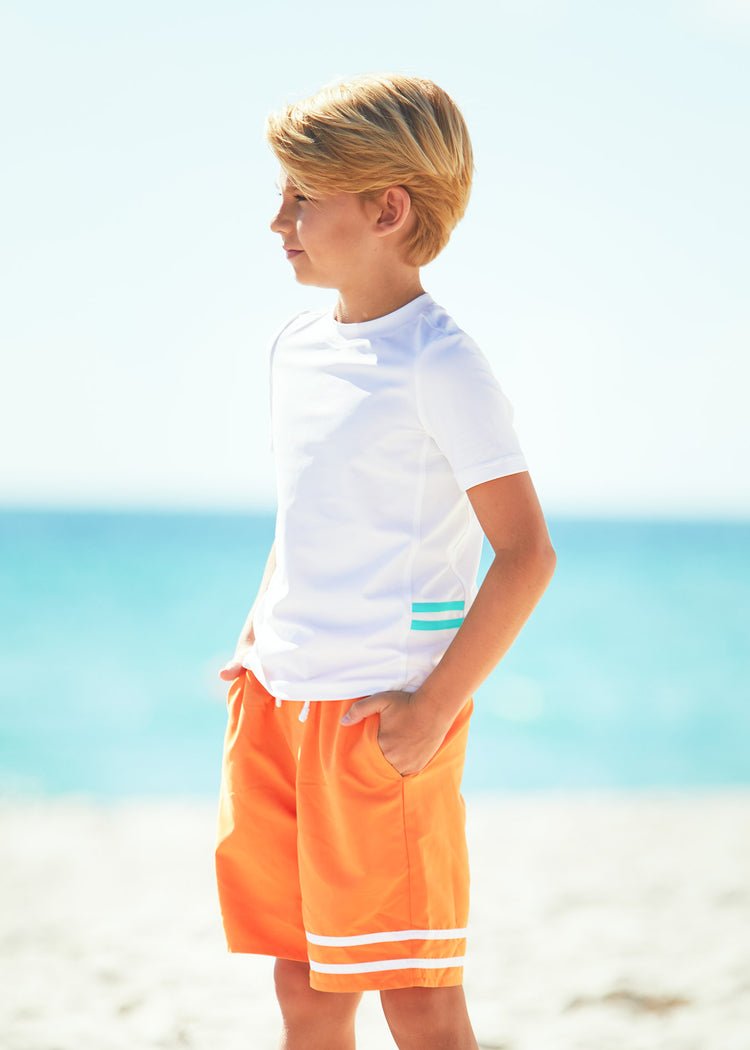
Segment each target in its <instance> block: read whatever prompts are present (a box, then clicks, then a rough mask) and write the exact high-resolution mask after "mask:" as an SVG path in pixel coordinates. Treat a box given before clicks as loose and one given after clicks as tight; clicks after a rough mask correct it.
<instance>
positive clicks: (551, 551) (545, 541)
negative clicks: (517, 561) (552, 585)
mask: <svg viewBox="0 0 750 1050" xmlns="http://www.w3.org/2000/svg"><path fill="white" fill-rule="evenodd" d="M529 560H530V563H531V565H532V566H533V570H534V574H535V575H536V576H537V577H538V578H539V580H540V582H542V583H543V585H544V586H545V587H546V586H547V584H548V583H549V582H550V580H551V579H552V577H553V576H554V574H555V569H556V567H557V554H556V553H555V548H554V547H553V546H552V543H551V541H550V538H549V536H544V537H540V539H539V540H538V541H537V542H536V543H535V544H534V545H533V547H532V549H531V551H530V552H529Z"/></svg>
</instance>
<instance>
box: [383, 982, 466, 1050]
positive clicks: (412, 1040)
mask: <svg viewBox="0 0 750 1050" xmlns="http://www.w3.org/2000/svg"><path fill="white" fill-rule="evenodd" d="M380 1001H381V1003H382V1004H383V1013H384V1014H385V1019H386V1021H387V1022H388V1027H389V1028H390V1030H391V1034H392V1035H393V1038H394V1039H395V1041H396V1045H397V1046H398V1048H399V1050H478V1047H477V1041H476V1038H475V1037H474V1032H473V1031H472V1027H471V1022H470V1021H469V1015H468V1013H467V1011H466V999H465V998H464V990H463V988H462V987H461V985H453V986H451V987H446V988H393V989H391V990H389V991H382V992H381V993H380Z"/></svg>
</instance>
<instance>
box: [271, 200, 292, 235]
mask: <svg viewBox="0 0 750 1050" xmlns="http://www.w3.org/2000/svg"><path fill="white" fill-rule="evenodd" d="M270 225H271V231H272V232H273V233H283V232H284V230H286V229H288V228H289V219H288V216H287V215H286V213H285V210H284V202H283V201H282V202H281V204H280V205H279V208H278V211H277V212H276V214H275V215H274V217H273V218H272V219H271V224H270Z"/></svg>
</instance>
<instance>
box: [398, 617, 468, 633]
mask: <svg viewBox="0 0 750 1050" xmlns="http://www.w3.org/2000/svg"><path fill="white" fill-rule="evenodd" d="M463 622H464V618H463V616H462V617H460V618H459V619H458V620H412V622H411V629H412V631H445V630H447V629H448V628H449V627H460V626H461V624H462V623H463Z"/></svg>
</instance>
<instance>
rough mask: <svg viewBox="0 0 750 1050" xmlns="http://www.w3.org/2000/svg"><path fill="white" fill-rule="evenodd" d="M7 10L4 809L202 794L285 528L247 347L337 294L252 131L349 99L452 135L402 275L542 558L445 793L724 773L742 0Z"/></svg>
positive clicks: (739, 653)
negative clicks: (300, 248)
mask: <svg viewBox="0 0 750 1050" xmlns="http://www.w3.org/2000/svg"><path fill="white" fill-rule="evenodd" d="M0 19H1V22H0V41H1V42H0V59H1V60H0V78H2V90H3V97H4V99H5V103H6V105H5V107H4V109H5V111H4V113H3V116H2V133H3V144H4V152H5V162H4V165H3V173H2V181H3V192H2V195H1V201H2V202H1V204H0V207H2V211H3V217H2V228H3V236H2V249H1V251H2V259H1V262H0V266H1V274H0V276H1V279H2V288H3V299H4V304H3V309H2V382H1V383H0V792H1V793H3V794H5V795H10V796H28V795H31V796H37V795H42V796H47V795H60V794H68V793H75V794H89V795H94V796H97V797H106V798H122V797H130V796H160V797H162V796H190V797H205V798H211V797H213V796H214V795H215V793H216V791H217V789H218V780H219V768H220V752H221V741H222V735H223V728H224V703H223V701H224V686H223V684H222V683H221V682H220V681H219V679H218V676H217V672H218V668H219V667H220V666H221V665H222V664H223V663H224V661H225V660H226V659H227V658H228V657H229V656H230V655H231V652H232V650H233V647H234V641H235V638H236V635H237V633H238V630H239V628H240V626H241V624H242V622H243V620H244V618H245V615H246V613H247V610H248V608H249V606H250V604H251V603H252V600H253V598H254V595H255V591H256V588H257V586H258V583H259V580H260V576H261V572H262V567H263V563H264V561H265V557H266V554H267V551H268V548H269V546H270V543H271V541H272V535H273V503H274V493H273V474H272V463H271V458H270V452H269V442H268V422H269V421H268V393H267V345H268V341H269V339H270V337H271V335H272V333H273V332H274V330H275V329H276V328H277V327H278V326H279V325H280V324H281V323H282V322H283V321H284V320H285V318H286V317H287V316H289V315H290V314H291V313H293V312H295V311H297V310H300V309H305V308H326V307H327V306H329V305H330V304H331V303H332V301H333V299H332V297H331V293H329V292H326V291H321V290H318V289H310V288H301V287H298V286H297V285H296V284H295V283H294V281H293V278H292V276H291V273H290V270H289V267H288V264H287V263H286V261H285V260H284V258H283V255H282V252H281V250H280V245H279V243H278V238H277V237H275V236H273V235H272V234H271V233H270V231H269V230H268V221H269V219H270V216H271V215H272V213H273V211H274V208H275V205H276V189H275V186H274V181H275V178H276V175H277V171H276V169H275V165H274V162H273V159H272V157H271V155H270V154H269V152H268V150H267V148H266V147H265V145H264V142H263V137H262V127H263V120H264V117H265V114H266V113H267V112H268V111H269V110H271V109H274V108H276V107H278V106H280V105H281V104H283V103H284V102H287V101H291V100H294V99H296V98H299V97H303V96H305V95H307V94H309V93H311V92H313V91H315V90H316V89H317V88H318V87H320V86H321V85H322V84H324V83H326V82H327V81H330V80H332V79H335V78H337V77H341V76H347V75H351V74H355V73H357V72H363V71H370V70H398V71H403V72H409V73H417V74H421V75H425V76H428V77H430V78H432V79H434V80H436V81H438V82H439V83H440V84H441V85H442V86H443V87H445V88H446V89H447V90H448V91H449V92H450V93H451V94H452V95H453V96H454V98H455V99H456V100H457V102H458V103H459V105H460V106H461V108H462V109H463V112H464V114H465V116H466V119H467V122H468V124H469V127H470V130H471V132H472V137H473V141H474V147H475V154H476V164H477V172H476V183H475V190H474V194H473V198H472V203H471V205H470V208H469V212H468V214H467V217H466V219H465V220H464V221H463V223H462V224H461V225H460V227H459V228H458V229H457V230H456V232H455V234H454V236H453V238H452V242H451V244H450V245H449V247H448V249H447V250H446V251H445V252H444V254H443V255H442V256H441V257H440V258H439V259H438V260H436V261H435V262H434V263H433V264H432V265H431V266H429V267H428V268H427V269H426V271H425V274H424V281H425V286H426V288H427V289H428V290H429V291H430V292H431V294H432V295H433V297H434V298H435V299H437V300H438V301H439V302H441V303H442V304H443V305H444V306H446V307H447V308H448V309H449V310H450V311H451V312H452V313H453V315H454V316H455V318H456V319H457V321H458V322H459V323H460V324H461V325H462V326H463V327H464V328H465V329H466V330H467V331H469V332H470V334H471V335H472V336H474V337H475V338H476V339H477V340H478V341H479V343H480V344H481V345H482V347H483V349H484V350H485V352H486V353H487V355H488V357H489V358H490V359H491V361H492V364H493V366H494V368H495V371H496V373H497V375H498V377H499V378H500V380H501V383H502V384H503V386H504V388H505V390H506V392H507V393H508V395H509V396H510V398H511V401H512V402H513V403H514V405H515V408H516V423H517V428H518V431H519V434H520V437H521V440H522V443H523V446H524V449H525V451H526V454H527V458H528V460H529V462H530V465H531V470H532V475H533V477H534V480H535V482H536V485H537V488H538V490H539V493H540V496H541V499H542V502H543V505H544V507H545V510H546V511H547V513H548V516H549V520H550V530H551V533H552V537H553V541H554V543H555V545H556V548H557V551H558V558H559V562H558V565H559V567H558V572H557V575H556V577H555V579H554V581H553V583H552V585H551V587H550V590H549V591H548V593H547V595H546V596H545V597H544V599H543V601H542V604H541V605H540V607H539V609H538V610H537V612H536V613H535V615H534V617H533V619H532V621H531V622H530V623H529V625H528V626H527V628H526V629H525V631H524V633H523V635H522V636H521V638H520V639H519V641H518V642H517V643H516V645H515V647H514V648H513V650H512V651H511V653H510V654H509V655H508V657H507V658H506V659H505V661H504V662H503V664H502V666H501V668H500V669H499V670H498V671H497V672H496V673H495V674H494V675H493V676H492V677H491V679H490V680H489V681H488V682H487V683H486V685H485V686H484V687H483V689H482V691H481V696H480V698H479V702H478V704H477V714H476V718H475V723H474V733H473V739H472V743H471V751H470V755H469V762H468V767H467V777H466V787H467V790H469V791H533V790H538V789H558V788H559V789H570V788H575V789H591V790H602V789H608V788H624V789H628V790H638V789H644V788H654V787H657V788H668V789H672V788H674V789H679V790H686V789H696V788H702V787H707V786H713V787H716V786H728V785H739V784H747V783H748V782H750V744H748V740H749V739H750V703H748V701H750V646H749V645H748V637H749V636H750V557H748V544H749V542H750V481H749V480H748V463H749V462H750V427H748V421H747V420H748V413H747V390H748V386H749V383H750V363H749V357H748V353H747V350H748V335H750V308H749V307H748V298H747V287H748V276H749V267H748V243H750V221H749V216H748V194H747V186H748V185H750V146H749V145H748V138H747V134H746V129H747V127H748V118H749V117H750V113H749V112H748V110H749V109H750V106H748V101H749V98H748V95H749V92H748V80H747V68H748V64H747V63H748V43H749V42H750V4H748V3H747V2H743V0H673V2H670V0H651V2H648V3H646V2H643V0H640V2H635V3H631V4H628V5H614V4H600V3H594V2H585V0H570V2H565V0H556V2H555V0H525V2H521V0H496V2H493V3H492V4H490V3H487V2H484V0H467V2H465V3H463V4H461V5H460V7H456V5H453V4H448V3H446V2H444V0H436V2H434V3H433V4H431V5H430V6H429V8H427V7H425V8H421V7H419V6H414V5H411V6H409V5H404V4H401V3H396V2H394V0H383V3H381V4H379V5H377V7H375V8H372V7H371V8H356V9H355V8H353V7H352V6H351V5H349V4H344V3H343V2H337V0H322V2H321V3H318V4H316V5H309V4H302V3H299V2H298V0H291V2H289V3H287V4H285V5H283V7H282V8H280V9H278V10H277V9H273V10H272V8H271V5H263V6H258V7H256V6H254V5H250V4H247V3H240V2H238V0H237V2H231V0H215V2H213V3H211V4H210V5H209V4H207V3H191V2H184V0H183V2H180V3H176V2H169V0H149V2H148V3H146V2H145V0H134V2H131V3H128V4H127V5H125V4H104V5H103V4H98V3H93V2H85V0H70V2H69V3H66V4H65V5H59V4H54V3H52V2H51V0H50V2H44V0H30V2H28V3H24V4H3V5H1V6H0Z"/></svg>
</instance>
